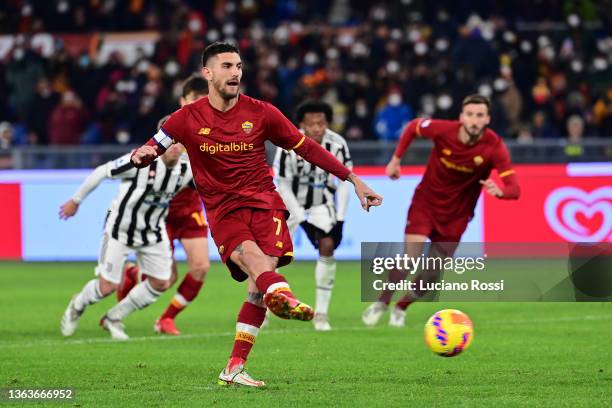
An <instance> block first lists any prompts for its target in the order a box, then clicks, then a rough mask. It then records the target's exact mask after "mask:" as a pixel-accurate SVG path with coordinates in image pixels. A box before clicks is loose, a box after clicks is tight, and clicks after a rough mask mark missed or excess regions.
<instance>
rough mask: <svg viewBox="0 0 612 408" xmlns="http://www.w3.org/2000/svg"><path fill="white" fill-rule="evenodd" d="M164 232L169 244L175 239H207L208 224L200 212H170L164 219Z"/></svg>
mask: <svg viewBox="0 0 612 408" xmlns="http://www.w3.org/2000/svg"><path fill="white" fill-rule="evenodd" d="M166 231H168V238H170V242H171V243H172V242H174V240H175V239H188V238H207V237H208V224H206V219H205V218H204V212H203V211H202V210H199V211H191V212H181V213H176V214H175V213H172V212H170V213H169V214H168V218H167V219H166ZM172 248H173V249H174V244H173V246H172Z"/></svg>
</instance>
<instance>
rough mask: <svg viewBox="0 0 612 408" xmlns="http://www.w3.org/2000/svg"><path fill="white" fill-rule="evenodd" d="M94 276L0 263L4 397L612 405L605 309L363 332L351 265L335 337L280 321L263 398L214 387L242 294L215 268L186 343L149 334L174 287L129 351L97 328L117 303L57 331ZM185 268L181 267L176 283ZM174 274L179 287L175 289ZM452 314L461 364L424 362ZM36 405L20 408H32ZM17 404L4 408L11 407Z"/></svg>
mask: <svg viewBox="0 0 612 408" xmlns="http://www.w3.org/2000/svg"><path fill="white" fill-rule="evenodd" d="M93 266H94V265H93V263H23V264H22V263H0V299H1V305H2V307H1V311H2V318H1V324H0V388H1V387H5V388H6V387H11V388H20V387H21V388H36V387H41V388H51V387H53V388H74V389H75V390H76V398H75V400H73V401H70V402H63V403H62V402H48V403H47V405H52V406H75V407H99V406H109V407H117V406H134V407H169V406H173V407H179V406H181V407H182V406H199V407H201V406H212V405H216V406H228V405H230V404H233V406H253V407H258V406H295V407H298V406H300V407H301V406H368V407H370V406H385V407H392V406H417V407H418V406H427V407H431V406H435V407H445V406H449V407H450V406H452V407H457V406H496V407H500V406H521V407H522V406H551V407H559V406H567V407H577V406H585V407H594V406H606V405H607V406H610V405H611V404H612V364H611V363H612V347H611V345H612V305H610V304H608V303H581V304H578V303H462V304H453V303H421V304H415V305H413V306H412V307H411V308H410V309H409V310H408V312H409V313H408V327H406V328H405V329H392V328H389V327H388V326H387V325H386V319H387V316H385V318H384V319H385V320H384V322H383V323H384V324H382V325H381V326H379V327H376V328H372V329H368V328H365V327H364V326H363V325H362V323H361V319H360V315H361V312H362V310H363V309H364V308H365V307H366V304H363V303H361V302H360V286H359V285H360V283H359V264H358V263H339V265H338V273H337V279H336V286H335V289H334V295H333V299H332V306H331V310H330V317H331V323H332V326H333V328H334V330H333V331H332V332H329V333H318V332H315V331H314V330H313V329H312V325H311V324H310V323H304V322H294V321H281V320H280V319H277V318H275V319H274V320H272V321H271V324H270V325H269V326H268V328H266V329H263V330H262V331H261V332H260V335H259V337H258V340H257V344H256V345H255V348H254V350H253V352H252V353H251V357H250V360H249V364H248V370H249V373H250V374H251V375H252V376H253V377H254V378H257V379H262V380H264V381H266V382H267V383H268V387H267V388H266V389H260V390H252V389H244V388H235V387H229V388H228V387H221V386H218V385H217V384H216V377H217V375H218V374H219V371H220V370H221V369H222V368H223V367H224V365H225V363H226V361H227V357H228V355H229V352H230V350H231V346H232V340H233V336H234V325H235V318H236V315H237V312H238V308H239V307H240V304H241V303H242V301H243V299H244V297H245V292H246V288H245V286H244V285H241V284H237V283H235V282H234V281H232V280H231V278H230V277H229V275H228V274H227V273H226V271H225V269H224V268H223V266H222V265H220V264H217V263H215V264H213V267H212V269H211V272H210V274H209V277H208V280H207V282H206V285H205V286H204V288H203V290H202V292H201V293H200V296H199V297H198V298H197V299H196V300H195V302H194V303H193V304H192V305H190V306H189V308H188V309H187V310H186V311H185V312H184V313H182V314H181V315H180V316H179V317H178V318H177V325H178V327H179V328H180V329H181V330H182V332H183V334H184V335H183V336H182V337H178V338H169V337H162V336H157V335H155V334H154V333H153V331H152V326H153V323H154V321H155V319H156V318H157V316H158V315H159V314H160V313H161V312H162V310H163V309H164V308H165V307H166V305H167V304H168V301H169V300H170V298H171V296H172V294H173V293H174V292H175V290H176V286H175V287H174V288H172V289H170V290H169V291H168V292H167V293H166V294H164V296H163V297H162V298H161V299H160V300H159V301H158V302H157V303H156V304H154V305H152V306H150V307H149V308H148V309H145V310H143V311H141V312H137V313H134V314H132V315H131V316H130V317H128V319H127V320H126V326H127V332H128V334H130V335H131V336H132V340H130V341H129V342H126V343H116V342H112V341H110V339H109V338H108V335H107V333H106V332H104V331H102V330H101V329H100V328H99V326H98V320H99V318H100V317H101V316H102V314H103V313H104V312H105V311H106V310H107V309H108V308H109V307H110V306H111V305H112V303H113V302H114V298H112V299H106V300H105V301H104V302H102V303H101V304H98V305H94V306H92V307H90V308H89V309H88V310H87V311H86V313H85V315H84V316H83V318H82V320H81V323H80V326H79V329H78V330H77V332H76V333H75V335H74V336H73V337H72V338H70V339H64V338H62V336H61V335H60V332H59V320H60V317H61V315H62V312H63V310H64V308H65V307H66V304H67V303H68V300H69V299H70V296H71V295H72V294H73V293H75V292H77V291H78V290H80V288H81V287H82V286H83V284H84V283H85V282H86V281H87V280H89V279H91V277H92V276H93V272H92V271H93ZM313 268H314V264H313V263H308V262H304V263H295V264H293V265H291V266H289V267H287V268H283V273H284V274H285V275H286V276H287V277H288V279H289V281H290V283H291V285H292V287H293V289H294V290H295V292H296V294H297V295H298V296H299V297H300V298H302V299H303V300H304V301H307V302H313V301H314V272H313ZM184 270H185V265H181V271H182V273H184ZM182 273H181V276H182ZM448 307H452V308H459V309H461V310H463V311H464V312H466V313H468V314H469V315H470V317H471V318H472V320H473V322H474V326H475V338H474V342H473V344H472V346H471V347H470V349H468V350H467V351H466V352H465V353H463V354H461V355H460V356H458V357H454V358H441V357H438V356H436V355H434V354H432V353H431V352H430V351H429V350H427V349H426V347H425V344H424V342H423V324H424V323H425V321H426V320H427V318H428V317H429V316H430V315H431V314H432V313H433V312H435V311H436V310H438V309H442V308H448ZM2 403H6V401H0V405H1V404H2ZM40 404H42V403H27V404H26V406H36V405H40ZM21 405H22V404H15V403H10V406H21Z"/></svg>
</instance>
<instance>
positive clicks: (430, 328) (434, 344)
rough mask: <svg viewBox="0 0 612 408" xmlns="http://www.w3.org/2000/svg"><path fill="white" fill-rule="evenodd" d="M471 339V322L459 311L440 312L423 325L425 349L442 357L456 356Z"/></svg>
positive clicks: (472, 334) (472, 327)
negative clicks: (427, 348)
mask: <svg viewBox="0 0 612 408" xmlns="http://www.w3.org/2000/svg"><path fill="white" fill-rule="evenodd" d="M473 337H474V326H473V325H472V321H471V320H470V318H469V317H468V315H466V314H465V313H463V312H461V311H460V310H455V309H444V310H440V311H439V312H436V313H434V314H433V316H431V317H430V318H429V320H428V321H427V323H426V324H425V343H426V344H427V347H429V349H430V350H431V351H433V352H434V353H436V354H438V355H440V356H443V357H453V356H456V355H458V354H459V353H461V352H462V351H464V350H465V349H467V348H468V347H469V346H470V344H471V343H472V338H473Z"/></svg>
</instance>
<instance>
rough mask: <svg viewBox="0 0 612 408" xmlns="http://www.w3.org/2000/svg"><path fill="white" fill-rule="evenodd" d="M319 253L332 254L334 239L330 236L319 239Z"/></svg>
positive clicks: (323, 254) (322, 254)
mask: <svg viewBox="0 0 612 408" xmlns="http://www.w3.org/2000/svg"><path fill="white" fill-rule="evenodd" d="M319 255H321V256H334V240H333V239H332V238H331V237H325V238H323V239H321V240H320V241H319Z"/></svg>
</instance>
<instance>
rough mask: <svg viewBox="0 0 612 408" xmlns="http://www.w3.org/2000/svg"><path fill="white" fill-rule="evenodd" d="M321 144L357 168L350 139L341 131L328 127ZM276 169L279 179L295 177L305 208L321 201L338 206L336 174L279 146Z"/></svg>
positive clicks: (294, 184)
mask: <svg viewBox="0 0 612 408" xmlns="http://www.w3.org/2000/svg"><path fill="white" fill-rule="evenodd" d="M321 146H323V148H325V149H326V150H327V151H329V152H330V153H331V154H333V155H334V156H335V157H336V158H337V159H338V160H339V161H340V162H341V163H342V164H344V165H345V166H346V167H348V168H349V169H352V168H353V161H352V159H351V154H350V152H349V149H348V146H347V144H346V140H344V138H343V137H342V136H340V135H339V134H338V133H336V132H333V131H332V130H330V129H327V130H326V131H325V134H324V135H323V140H322V142H321ZM274 170H275V173H276V176H277V177H278V178H280V179H285V180H291V190H292V191H293V195H295V197H296V198H297V201H298V203H299V205H300V206H301V207H302V208H303V209H305V210H307V209H309V208H310V207H312V206H316V205H321V204H328V205H334V194H335V192H336V188H337V186H336V180H335V177H334V175H333V174H331V173H328V172H326V171H325V170H323V169H321V168H319V167H316V166H315V165H313V164H311V163H309V162H307V161H306V160H304V159H303V158H301V157H300V156H298V155H297V154H296V153H295V152H294V151H286V150H284V149H281V148H280V147H279V148H278V149H277V151H276V156H275V158H274ZM283 198H284V197H283ZM290 211H291V208H290Z"/></svg>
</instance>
